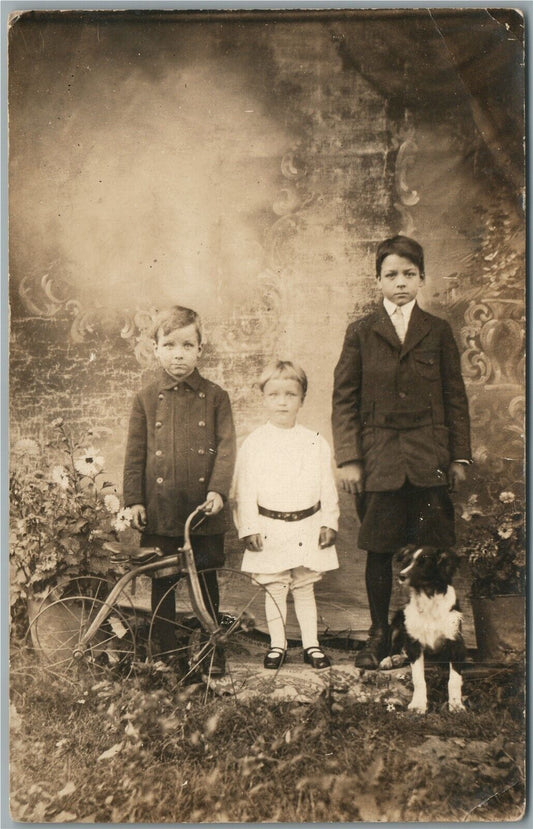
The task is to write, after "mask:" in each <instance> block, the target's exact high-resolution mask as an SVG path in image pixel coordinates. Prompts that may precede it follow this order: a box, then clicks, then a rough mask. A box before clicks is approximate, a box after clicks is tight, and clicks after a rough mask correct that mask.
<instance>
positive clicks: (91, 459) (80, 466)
mask: <svg viewBox="0 0 533 829" xmlns="http://www.w3.org/2000/svg"><path fill="white" fill-rule="evenodd" d="M74 468H75V469H76V472H79V473H80V475H86V476H87V477H88V478H94V477H95V476H96V475H98V473H99V472H101V471H102V469H103V468H104V459H103V457H102V455H98V450H97V449H95V448H94V446H89V447H88V449H85V450H84V451H83V455H81V456H80V457H79V458H76V459H75V461H74Z"/></svg>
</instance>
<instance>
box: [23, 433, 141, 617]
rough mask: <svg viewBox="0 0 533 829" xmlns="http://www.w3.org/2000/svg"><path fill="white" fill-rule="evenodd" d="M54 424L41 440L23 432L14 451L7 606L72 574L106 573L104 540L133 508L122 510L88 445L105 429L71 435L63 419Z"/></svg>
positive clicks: (116, 533) (113, 534)
mask: <svg viewBox="0 0 533 829" xmlns="http://www.w3.org/2000/svg"><path fill="white" fill-rule="evenodd" d="M52 429H53V437H52V439H51V440H50V441H48V442H47V443H46V444H45V445H40V444H39V443H37V441H35V440H33V439H31V438H24V439H22V440H19V441H18V443H16V444H15V446H14V447H13V449H12V451H11V464H10V481H9V483H10V534H9V548H10V549H9V555H10V581H11V603H12V605H13V604H15V603H16V602H17V600H19V599H21V598H27V597H28V596H32V595H39V594H41V595H46V593H47V592H49V590H50V589H51V588H52V587H54V586H56V585H60V584H61V583H63V582H65V581H67V580H68V579H70V578H73V577H74V576H84V575H103V574H105V573H106V572H107V570H108V560H109V553H107V552H106V551H105V550H104V549H103V543H104V542H105V541H110V540H118V538H119V536H120V533H122V532H123V531H124V530H125V529H127V527H129V526H130V524H131V511H130V510H129V509H121V507H120V500H119V498H118V496H117V493H116V487H115V486H114V484H112V483H111V482H109V481H106V480H105V476H104V458H103V457H102V455H101V454H100V452H99V450H98V449H96V448H95V447H94V446H92V445H91V443H92V441H93V440H94V439H95V438H98V436H99V435H100V434H102V431H101V430H100V431H96V430H91V431H89V432H88V433H87V434H86V435H84V436H83V438H82V439H81V440H76V439H75V438H74V437H73V436H72V435H71V433H70V432H69V430H68V429H67V428H66V426H65V424H64V422H63V419H62V418H57V419H56V420H54V421H53V422H52ZM60 461H61V462H60Z"/></svg>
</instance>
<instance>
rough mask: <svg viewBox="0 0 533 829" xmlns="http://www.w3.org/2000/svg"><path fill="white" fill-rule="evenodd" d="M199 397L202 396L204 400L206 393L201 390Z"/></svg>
mask: <svg viewBox="0 0 533 829" xmlns="http://www.w3.org/2000/svg"><path fill="white" fill-rule="evenodd" d="M198 397H201V398H202V400H203V399H204V397H205V393H204V392H203V391H201V392H200V393H199V395H198Z"/></svg>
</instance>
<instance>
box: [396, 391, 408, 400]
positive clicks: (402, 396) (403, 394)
mask: <svg viewBox="0 0 533 829" xmlns="http://www.w3.org/2000/svg"><path fill="white" fill-rule="evenodd" d="M398 397H401V398H404V397H407V395H406V393H405V392H404V391H401V392H400V393H399V394H398Z"/></svg>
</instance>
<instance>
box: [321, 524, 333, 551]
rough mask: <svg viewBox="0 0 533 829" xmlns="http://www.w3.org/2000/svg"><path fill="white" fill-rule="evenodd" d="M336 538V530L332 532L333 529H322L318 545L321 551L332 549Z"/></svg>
mask: <svg viewBox="0 0 533 829" xmlns="http://www.w3.org/2000/svg"><path fill="white" fill-rule="evenodd" d="M336 538H337V533H336V531H335V530H332V529H331V527H320V536H319V539H318V544H319V546H320V549H321V550H324V549H325V548H326V547H332V546H333V545H334V544H335V539H336Z"/></svg>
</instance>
